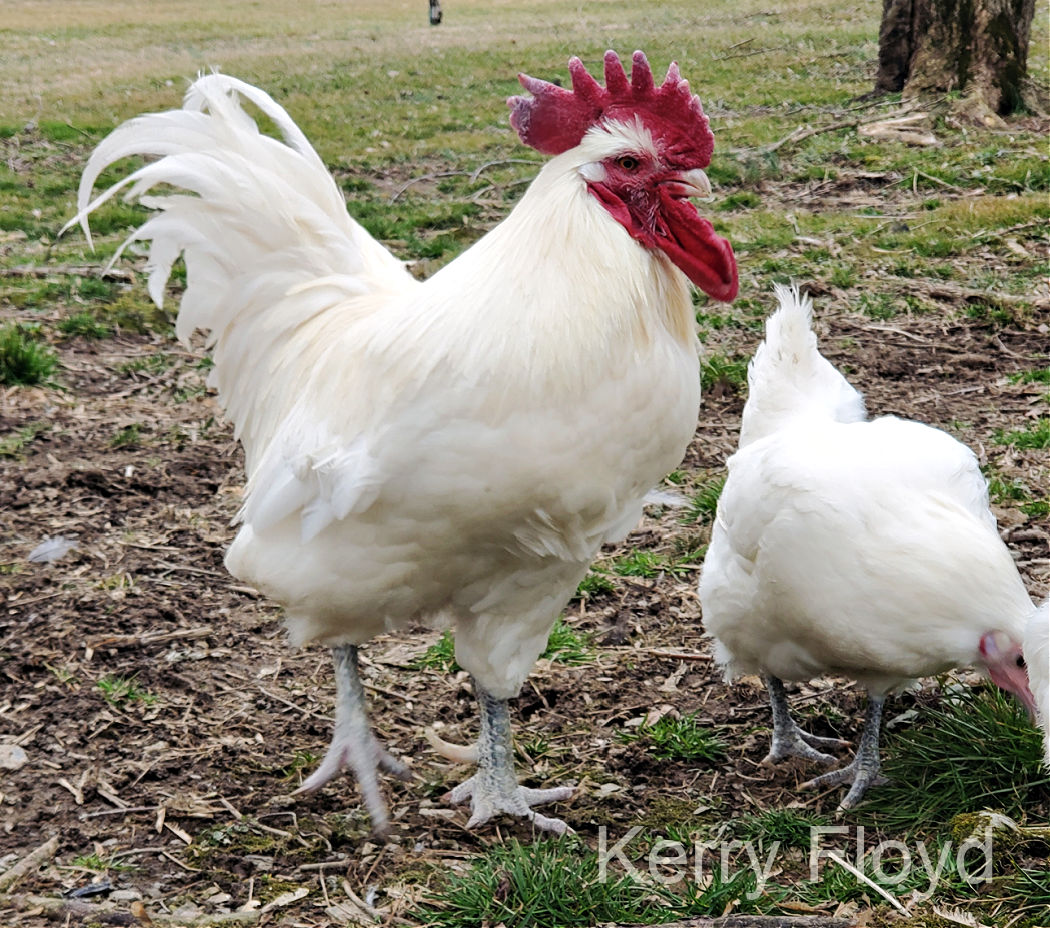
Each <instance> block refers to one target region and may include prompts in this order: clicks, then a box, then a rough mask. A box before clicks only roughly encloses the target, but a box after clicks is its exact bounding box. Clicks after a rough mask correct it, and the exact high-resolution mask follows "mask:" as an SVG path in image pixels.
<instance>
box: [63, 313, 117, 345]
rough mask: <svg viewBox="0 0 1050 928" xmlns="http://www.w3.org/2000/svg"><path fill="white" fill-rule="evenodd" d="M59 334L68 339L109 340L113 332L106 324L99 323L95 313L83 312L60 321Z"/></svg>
mask: <svg viewBox="0 0 1050 928" xmlns="http://www.w3.org/2000/svg"><path fill="white" fill-rule="evenodd" d="M56 328H57V329H58V331H59V332H61V333H62V334H63V335H65V336H66V337H68V338H75V337H77V336H80V337H81V338H109V336H110V335H112V334H113V330H112V329H111V328H110V327H109V326H108V325H106V324H105V323H104V322H99V321H98V319H96V318H95V315H94V313H90V312H87V311H81V312H77V313H73V314H71V315H69V316H66V317H65V318H64V319H60V320H59V322H58V325H57V326H56Z"/></svg>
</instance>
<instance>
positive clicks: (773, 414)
mask: <svg viewBox="0 0 1050 928" xmlns="http://www.w3.org/2000/svg"><path fill="white" fill-rule="evenodd" d="M774 292H775V293H776V297H777V299H778V300H779V302H780V308H779V309H778V310H777V311H776V312H775V313H773V315H772V316H770V317H769V319H767V320H766V338H765V341H763V342H762V344H761V345H759V346H758V350H757V351H756V352H755V356H754V357H753V358H752V359H751V363H750V365H748V370H747V382H748V398H747V404H746V405H745V406H744V415H743V422H742V424H741V429H740V446H741V447H743V446H744V445H746V444H748V443H749V442H752V441H755V440H756V439H758V438H762V437H763V436H765V435H769V434H770V433H771V432H775V431H776V430H777V429H779V428H781V427H782V426H783V425H784V424H785V423H786V422H787V421H788V420H790V419H794V418H797V417H801V416H819V417H822V418H824V419H833V420H835V421H838V422H855V421H858V420H862V419H864V418H865V417H866V413H865V410H864V399H863V397H862V396H861V395H860V393H858V392H857V391H856V390H855V389H854V388H853V387H852V386H850V384H849V382H848V381H847V380H846V378H845V377H843V376H842V374H840V373H839V372H838V371H837V370H836V369H835V368H834V367H833V366H832V365H831V364H830V363H829V362H828V360H827V359H826V358H825V357H824V356H823V355H822V354H821V353H820V351H819V350H818V349H817V337H816V335H814V334H813V329H812V328H811V327H810V319H811V315H812V309H813V307H812V304H811V303H810V300H809V297H808V296H806V297H802V296H800V295H799V292H798V288H796V287H784V286H781V285H780V284H776V285H775V286H774Z"/></svg>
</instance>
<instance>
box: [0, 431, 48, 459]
mask: <svg viewBox="0 0 1050 928" xmlns="http://www.w3.org/2000/svg"><path fill="white" fill-rule="evenodd" d="M50 428H51V425H50V423H47V422H30V423H29V425H23V426H22V427H21V428H19V429H15V431H13V432H8V434H6V435H4V436H3V438H0V458H20V457H22V452H23V451H25V449H26V447H27V446H28V445H30V444H32V443H33V441H34V440H36V438H38V437H39V436H40V435H43V434H44V433H45V432H47V431H48V430H49V429H50Z"/></svg>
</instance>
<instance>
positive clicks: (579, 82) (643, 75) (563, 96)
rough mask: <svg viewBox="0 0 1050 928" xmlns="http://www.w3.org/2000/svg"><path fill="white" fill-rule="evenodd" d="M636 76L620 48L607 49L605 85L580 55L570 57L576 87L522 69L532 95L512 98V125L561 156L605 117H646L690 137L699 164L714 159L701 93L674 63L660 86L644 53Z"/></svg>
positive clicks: (528, 140) (531, 142)
mask: <svg viewBox="0 0 1050 928" xmlns="http://www.w3.org/2000/svg"><path fill="white" fill-rule="evenodd" d="M631 62H632V63H631V77H630V80H628V78H627V72H626V71H624V68H623V64H622V63H621V62H620V58H619V56H618V55H617V54H616V52H614V51H607V52H606V53H605V86H604V87H602V86H601V84H599V83H598V82H597V81H596V80H595V79H594V78H593V77H592V76H591V75H590V73H589V72H588V71H587V69H586V68H585V67H584V65H583V62H582V61H580V59H579V58H576V57H573V58H571V59H570V60H569V76H570V78H571V79H572V90H566V89H565V88H564V87H559V86H557V85H556V84H551V83H549V82H548V81H544V80H539V79H538V78H535V77H529V76H528V75H527V74H519V75H518V80H519V81H520V82H521V86H522V87H524V88H525V89H526V90H527V91H528V92H529V93H530V94H532V96H531V97H525V96H519V97H510V98H509V99H508V100H507V104H508V105H509V106H510V108H511V113H510V124H511V126H513V127H514V130H515V131H516V132H517V133H518V137H519V138H520V139H521V140H522V142H524V143H525V144H526V145H528V146H529V147H530V148H535V149H536V150H537V151H539V152H542V153H543V154H545V155H560V154H561V153H562V152H564V151H568V150H569V149H570V148H575V147H576V146H577V145H578V144H579V143H580V141H581V139H582V138H583V136H584V134H585V133H586V132H587V130H588V129H590V127H591V126H593V125H595V124H596V123H597V122H599V121H600V120H602V119H617V118H620V119H630V118H631V117H634V116H638V117H641V119H642V120H643V122H647V123H648V122H651V121H655V122H656V123H659V124H662V125H664V126H667V127H674V128H675V129H676V130H677V133H680V134H681V135H683V136H685V137H687V138H688V139H689V140H690V143H691V144H690V147H691V148H692V149H693V151H692V154H693V156H694V158H695V159H696V161H697V163H698V166H700V167H706V166H707V165H708V164H709V163H710V161H711V152H712V151H713V149H714V136H713V135H712V134H711V129H710V128H709V127H708V123H707V117H706V116H705V115H704V110H703V107H702V106H701V105H700V98H699V97H697V96H696V95H695V94H693V93H692V92H691V91H690V90H689V82H688V81H686V80H683V79H682V76H681V74H680V73H679V71H678V65H677V64H675V63H674V62H672V63H671V66H670V67H669V68H668V69H667V76H666V77H665V78H664V82H663V83H662V84H661V85H660V86H659V87H657V86H656V84H655V82H654V80H653V72H652V69H651V68H650V67H649V62H648V60H647V59H646V57H645V54H644V53H643V52H640V51H639V52H635V53H634V55H633V57H632V59H631Z"/></svg>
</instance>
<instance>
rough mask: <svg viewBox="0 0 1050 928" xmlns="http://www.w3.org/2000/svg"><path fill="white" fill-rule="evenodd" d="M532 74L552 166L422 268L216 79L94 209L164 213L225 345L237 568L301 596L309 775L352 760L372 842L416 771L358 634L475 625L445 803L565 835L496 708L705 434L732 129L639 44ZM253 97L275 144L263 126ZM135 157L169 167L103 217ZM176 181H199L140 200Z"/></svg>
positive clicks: (82, 198) (543, 144) (726, 280)
mask: <svg viewBox="0 0 1050 928" xmlns="http://www.w3.org/2000/svg"><path fill="white" fill-rule="evenodd" d="M569 71H570V74H571V77H572V85H573V86H572V90H571V91H570V90H567V89H562V88H561V87H556V86H554V85H553V84H549V83H546V82H544V81H539V80H535V79H533V78H529V77H527V76H524V75H522V76H521V77H520V80H521V83H522V85H523V86H524V87H525V88H526V89H527V90H528V91H530V92H531V94H532V95H533V96H532V97H514V98H511V99H510V100H509V101H508V103H509V104H510V105H511V108H512V112H511V123H512V125H513V126H514V128H515V129H516V130H517V132H518V134H519V136H520V138H521V139H522V141H523V142H525V144H527V145H530V146H532V147H533V148H536V149H537V150H539V151H541V152H543V153H545V154H549V155H554V156H556V157H554V158H552V159H551V160H550V161H549V162H548V163H547V164H546V165H545V166H544V168H543V169H542V170H541V171H540V173H539V175H538V176H537V177H536V179H535V181H534V182H533V183H532V185H531V186H530V187H529V189H528V191H527V192H526V193H525V195H524V196H523V197H522V199H521V201H520V202H519V203H518V204H517V206H516V207H515V208H514V210H513V211H512V212H511V213H510V215H509V216H508V217H507V218H506V219H505V220H504V221H503V222H502V223H501V224H500V225H499V226H497V227H496V228H495V229H493V230H492V231H491V232H489V233H488V234H487V235H486V236H485V237H484V238H482V239H481V240H480V241H479V242H478V243H477V244H475V245H474V246H473V247H472V248H470V249H468V250H467V251H466V252H464V253H463V254H462V255H461V256H459V257H458V258H457V259H456V260H454V261H452V262H451V263H449V264H448V265H447V266H445V267H444V268H443V269H442V270H440V271H439V272H438V273H436V274H435V275H434V276H433V277H431V278H430V279H429V280H427V281H425V282H418V281H416V280H414V279H413V278H412V277H411V276H410V275H409V274H408V273H407V272H406V271H405V269H404V268H403V266H402V265H401V263H400V262H399V261H397V260H396V259H395V258H394V257H393V256H392V255H391V254H390V253H389V252H388V251H387V250H386V249H385V248H383V247H382V246H381V245H380V244H378V243H377V242H376V241H375V240H374V239H373V238H372V237H371V236H370V235H369V234H368V233H367V232H366V231H365V230H364V229H363V228H362V227H361V226H360V225H358V224H357V223H356V222H355V221H354V220H353V219H351V218H350V217H349V216H348V215H347V212H346V208H345V204H344V202H343V199H342V197H341V195H340V193H339V190H338V188H337V186H336V184H335V182H334V181H333V180H332V178H331V176H330V175H329V174H328V172H327V171H326V170H325V168H324V165H323V164H322V162H321V160H320V158H318V156H317V154H316V153H315V152H314V150H313V148H311V146H310V144H309V143H308V142H307V140H306V139H305V137H304V136H303V134H302V132H301V131H300V130H299V129H298V127H297V126H296V125H295V124H294V123H293V122H292V120H291V119H290V118H289V116H288V114H287V113H286V112H285V111H284V110H283V109H282V108H281V107H279V106H278V105H277V104H276V103H275V102H274V101H273V100H272V99H271V98H270V97H268V96H267V95H266V94H265V93H263V92H262V91H261V90H258V89H257V88H255V87H252V86H249V85H248V84H245V83H243V82H241V81H238V80H235V79H233V78H229V77H225V76H222V75H210V76H206V77H202V78H200V79H199V80H198V81H197V82H196V83H194V84H193V85H192V86H191V87H190V89H189V92H188V93H187V96H186V99H185V103H184V106H183V109H182V110H178V111H172V112H167V113H159V114H153V115H148V116H142V117H140V118H137V119H133V120H131V121H130V122H128V123H126V124H125V125H123V126H121V127H120V128H118V129H117V130H115V131H114V132H113V133H112V134H111V135H110V136H109V137H108V138H107V139H105V140H104V141H103V142H102V143H101V144H100V145H99V147H98V149H97V150H96V151H95V152H94V154H93V155H92V157H91V159H90V161H89V162H88V165H87V167H86V169H85V172H84V177H83V181H82V183H81V185H80V195H79V201H78V207H79V212H78V214H77V216H76V217H74V220H73V222H75V221H78V220H79V221H80V222H81V223H82V225H83V226H84V228H85V232H87V223H86V219H87V216H88V214H89V213H90V212H91V211H92V210H93V209H95V208H96V207H97V206H98V205H99V204H100V203H102V202H104V201H105V200H106V199H108V198H109V197H111V196H113V195H114V193H116V192H117V191H118V190H120V189H121V188H123V187H125V186H127V185H130V187H129V190H128V195H129V196H130V197H138V198H139V199H140V200H141V202H143V203H144V204H145V205H147V206H150V207H152V208H154V209H157V210H159V212H158V213H157V214H156V215H155V216H154V217H153V218H151V219H150V220H149V221H148V222H146V223H145V224H144V225H143V226H142V227H141V228H140V229H138V230H137V231H136V232H135V233H133V235H132V236H131V239H146V240H151V242H152V245H151V248H150V257H149V262H148V268H149V271H150V293H151V294H152V296H153V298H154V300H156V301H157V302H158V303H160V301H161V299H162V297H163V293H164V286H165V282H166V280H167V278H168V276H169V272H170V270H171V266H172V262H173V261H175V260H176V259H177V258H178V257H179V255H180V254H181V255H183V256H184V259H185V262H186V273H187V280H188V284H187V288H186V292H185V294H184V295H183V297H182V304H181V308H180V312H179V317H178V325H177V333H178V335H179V337H180V338H182V339H183V340H185V339H187V338H188V337H189V335H190V334H191V333H192V332H193V330H194V329H201V330H204V331H205V332H207V333H209V345H210V347H211V349H212V352H213V356H214V361H215V367H214V370H213V372H212V375H211V380H210V382H211V383H212V384H214V385H215V387H217V389H218V395H219V400H220V402H221V403H222V404H223V406H224V407H225V409H226V412H227V415H228V416H229V417H230V418H231V419H232V420H233V422H234V423H235V426H236V434H237V436H238V437H239V438H240V440H241V442H242V443H243V445H244V449H245V456H246V468H247V474H248V482H247V487H246V495H245V500H244V505H243V508H242V510H241V513H240V520H241V523H242V524H241V528H240V531H239V533H238V534H237V537H236V539H235V540H234V542H233V544H232V546H231V547H230V550H229V552H228V554H227V557H226V565H227V567H228V569H229V570H230V572H231V573H232V574H234V575H235V576H236V577H239V578H241V579H242V580H245V581H247V582H249V583H251V584H253V585H255V586H256V587H258V588H259V589H261V590H263V591H265V592H266V593H267V594H268V595H269V596H271V597H272V598H273V599H275V600H277V601H278V602H280V603H282V604H283V605H284V606H285V608H286V612H287V624H288V628H289V631H290V635H291V638H292V640H293V642H295V643H298V644H301V643H305V642H311V641H317V642H322V643H324V644H327V645H329V646H331V647H332V650H333V655H334V660H335V670H336V675H335V679H336V688H337V702H336V715H335V718H336V722H335V732H334V736H333V739H332V743H331V746H330V748H329V750H328V753H327V756H326V757H325V759H324V761H323V762H322V763H321V765H320V767H319V769H318V770H317V771H316V772H315V773H314V774H313V775H312V776H310V777H309V778H308V779H307V780H306V782H305V783H304V784H303V788H304V789H308V790H312V789H317V788H318V787H320V786H321V785H323V784H324V783H326V782H328V781H329V780H330V779H331V778H332V777H333V776H334V775H336V774H337V773H338V772H339V771H340V770H341V769H342V768H343V767H344V766H349V767H350V768H352V770H353V772H354V773H355V775H356V777H357V780H358V783H359V784H360V788H361V791H362V794H363V798H364V801H365V804H366V807H367V809H368V811H369V813H370V815H371V819H372V822H373V826H374V827H375V828H376V829H377V830H382V829H383V827H384V825H385V824H386V822H387V811H386V807H385V804H384V801H383V799H382V797H381V794H380V792H379V788H378V783H377V774H376V769H377V766H378V767H381V768H383V769H385V770H387V771H390V772H392V773H395V774H402V775H403V774H405V772H406V768H405V767H404V765H403V764H402V763H401V762H400V761H398V760H396V759H394V758H393V757H391V756H390V755H388V754H387V753H386V752H385V751H383V750H382V749H381V748H380V746H379V744H378V742H377V740H376V738H375V737H374V735H373V733H372V730H371V727H370V724H369V721H368V718H367V714H366V707H365V699H364V694H363V690H362V686H361V683H360V680H359V678H358V672H357V647H358V645H360V644H361V643H362V642H365V641H367V640H368V639H370V638H372V637H373V636H374V635H377V634H379V633H381V632H384V631H389V630H390V629H393V628H397V627H400V626H405V625H408V624H412V623H416V622H419V621H427V620H442V619H444V620H448V621H451V622H452V623H453V624H454V625H455V628H456V659H457V660H458V661H459V663H460V664H461V665H462V666H463V667H464V668H466V669H467V670H468V671H470V673H471V674H472V675H473V678H474V682H475V688H476V694H477V698H478V702H479V704H480V710H481V733H480V738H479V742H478V750H477V756H478V770H477V773H476V774H475V776H473V777H472V778H471V779H470V780H468V781H467V782H466V783H464V784H463V785H461V786H459V787H457V788H456V789H455V790H453V793H452V798H453V800H454V801H464V800H466V799H468V798H469V799H470V800H471V803H472V805H471V810H472V815H471V818H470V821H469V825H470V826H476V825H480V824H482V823H484V822H486V821H488V820H489V819H490V818H491V817H493V816H494V815H497V814H499V813H509V814H512V815H517V816H525V817H527V818H529V819H531V820H532V821H533V822H535V824H536V825H537V826H538V827H540V828H544V829H549V830H553V831H564V830H565V827H566V826H565V824H564V823H563V822H562V821H560V820H559V819H556V818H549V817H546V816H543V815H539V814H537V813H536V812H534V811H533V809H532V806H534V805H536V804H539V803H543V802H550V801H554V800H560V799H565V798H567V797H568V796H569V795H570V794H571V793H572V789H571V788H567V787H563V788H558V789H547V790H533V789H527V788H524V787H521V786H519V785H518V781H517V777H516V775H515V771H514V766H513V758H512V748H511V734H510V720H509V714H508V705H507V701H508V700H509V699H510V698H511V697H513V696H514V695H515V694H516V693H517V692H518V690H519V688H520V686H521V684H522V682H523V681H524V679H525V677H526V675H527V674H528V672H529V670H530V668H531V667H532V664H533V662H534V661H535V659H536V657H537V656H538V655H539V654H540V653H541V652H542V650H543V648H544V645H545V643H546V640H547V635H548V632H549V630H550V628H551V626H552V623H553V622H554V620H555V618H556V617H557V615H558V613H559V611H560V610H561V608H562V607H563V606H564V605H565V603H566V602H567V600H568V599H569V598H570V596H571V595H572V593H573V591H574V590H575V589H576V586H577V584H578V583H579V581H580V579H581V578H582V577H583V575H584V574H585V572H586V570H587V567H588V565H589V564H590V562H591V560H592V559H593V557H594V556H595V554H596V552H597V551H598V549H599V546H600V545H601V544H602V543H603V542H604V541H606V540H607V539H614V538H618V537H621V536H623V535H624V534H625V533H626V532H627V531H628V530H629V529H630V528H631V527H632V526H633V525H634V524H635V523H636V522H637V520H638V519H639V517H640V514H641V510H642V502H643V498H644V496H645V494H646V491H648V490H649V489H650V488H651V487H652V486H653V485H654V484H655V483H657V482H658V481H659V480H660V479H661V478H662V477H663V476H664V475H665V474H666V473H667V472H668V471H669V470H671V469H672V468H674V467H675V466H676V465H677V463H678V462H679V460H680V458H681V456H682V454H683V452H684V450H685V447H686V445H687V443H688V442H689V440H690V438H691V437H692V435H693V432H694V429H695V426H696V415H697V410H698V404H699V377H698V345H697V341H696V335H695V325H694V317H693V309H692V304H691V296H690V288H689V281H690V280H691V281H692V282H693V283H695V284H696V285H697V286H699V287H700V288H701V289H703V290H704V291H706V292H707V293H708V294H710V295H711V296H713V297H715V298H717V299H720V300H730V299H732V298H733V297H734V296H735V294H736V290H737V275H736V265H735V261H734V259H733V253H732V249H731V248H730V246H729V244H728V242H726V241H725V240H724V239H722V238H721V237H719V236H718V235H716V234H715V232H714V230H713V228H712V227H711V224H710V223H709V222H708V221H707V220H705V219H703V218H701V217H700V215H699V214H698V212H697V210H696V208H695V207H694V206H693V205H692V204H691V203H690V202H689V200H688V198H689V197H692V196H706V195H708V194H709V192H710V187H709V185H708V182H707V177H706V175H705V174H704V172H703V170H702V169H703V168H704V167H706V166H707V165H708V163H709V162H710V158H711V151H712V146H713V139H712V136H711V132H710V130H709V128H708V124H707V119H706V117H705V116H704V114H703V110H702V108H701V106H700V101H699V99H698V98H697V97H695V96H694V95H693V94H692V93H691V92H690V90H689V85H688V84H687V83H686V82H685V81H684V80H682V79H681V77H680V76H679V72H678V68H677V66H676V65H674V64H672V65H671V67H670V69H669V70H668V72H667V77H666V79H665V81H664V82H663V84H662V85H661V86H659V87H657V86H655V84H654V81H653V76H652V73H651V71H650V69H649V65H648V63H647V62H646V59H645V56H644V55H643V54H642V53H640V52H637V53H635V55H634V59H633V68H632V74H631V77H630V79H628V77H627V75H626V73H625V71H624V68H623V66H622V65H621V63H620V61H619V59H618V58H617V56H616V55H615V54H614V53H612V52H609V53H607V54H606V56H605V82H606V86H605V87H604V88H603V87H602V86H601V85H599V84H598V83H597V82H596V81H595V80H594V78H592V77H591V76H590V74H588V73H587V71H586V69H585V68H584V66H583V65H582V64H581V63H580V61H579V60H578V59H575V58H574V59H572V61H570V63H569ZM242 98H243V99H245V100H248V101H250V102H251V103H253V104H255V105H256V106H257V107H258V108H259V109H260V110H262V112H263V113H264V114H265V115H266V116H268V117H269V118H270V120H272V122H273V124H274V125H276V126H277V128H278V129H279V130H280V132H281V133H282V134H283V137H284V140H283V141H279V140H277V139H275V138H271V137H269V136H267V135H264V134H261V133H260V132H259V130H258V127H257V125H256V123H255V122H254V120H253V119H252V118H251V117H250V116H249V115H248V114H247V113H246V112H245V111H244V110H243V109H242V107H241V99H242ZM129 155H158V156H161V157H160V160H158V161H155V162H153V163H150V164H147V165H146V166H145V167H142V168H140V169H139V170H137V171H135V172H134V173H133V174H131V175H130V176H129V177H127V178H125V179H124V180H123V181H121V182H120V183H119V184H116V185H115V186H114V187H112V188H110V189H109V190H108V191H107V192H106V193H104V194H103V195H101V196H99V197H98V198H97V199H95V200H94V201H91V194H92V188H93V186H94V182H95V180H96V178H97V177H98V175H99V173H100V172H101V171H102V170H103V169H104V168H105V167H106V166H107V165H109V164H110V163H112V162H114V161H116V160H118V159H121V158H125V157H127V156H129ZM157 184H167V185H171V186H173V187H176V188H182V189H184V190H186V191H189V192H190V193H191V194H194V195H186V194H180V193H175V194H170V195H165V196H162V197H157V196H146V195H145V194H146V193H147V191H148V190H149V189H150V188H152V187H153V186H155V185H157Z"/></svg>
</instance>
